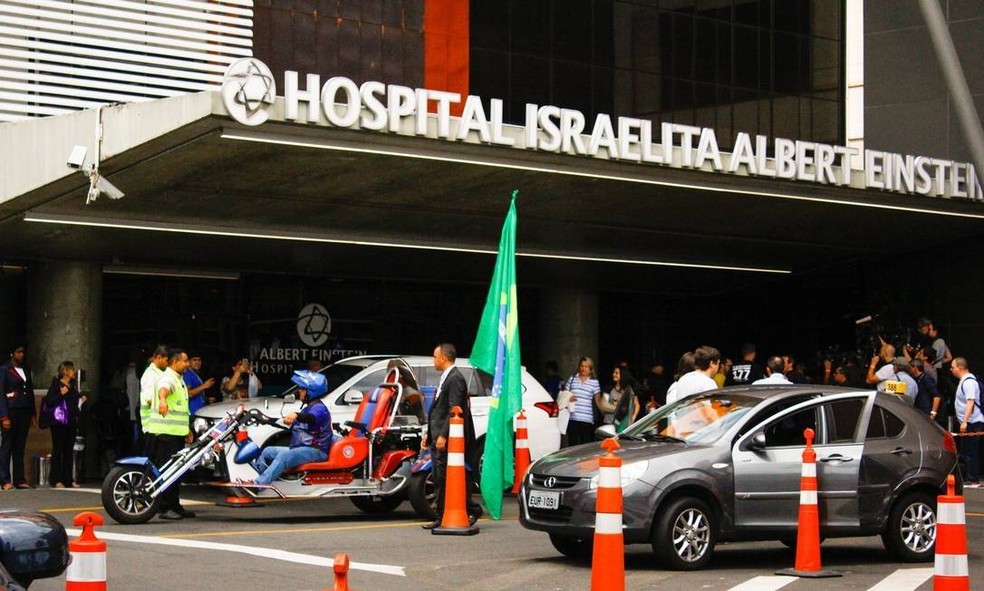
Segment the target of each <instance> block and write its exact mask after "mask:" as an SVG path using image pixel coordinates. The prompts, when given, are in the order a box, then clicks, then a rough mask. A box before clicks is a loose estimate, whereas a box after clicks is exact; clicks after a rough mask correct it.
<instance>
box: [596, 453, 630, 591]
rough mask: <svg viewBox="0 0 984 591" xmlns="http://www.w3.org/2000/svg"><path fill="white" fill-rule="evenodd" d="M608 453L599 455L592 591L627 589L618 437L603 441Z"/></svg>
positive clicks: (620, 459)
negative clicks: (616, 451) (617, 451)
mask: <svg viewBox="0 0 984 591" xmlns="http://www.w3.org/2000/svg"><path fill="white" fill-rule="evenodd" d="M601 447H602V448H604V449H605V451H606V452H607V453H605V455H603V456H602V457H601V458H599V459H598V498H597V500H596V505H595V532H594V549H593V550H592V554H591V591H625V539H624V537H623V535H622V458H620V457H618V456H616V455H615V453H614V452H615V450H616V449H618V448H619V445H618V441H616V440H615V438H614V437H613V438H611V439H606V440H604V441H602V442H601Z"/></svg>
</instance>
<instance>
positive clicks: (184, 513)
mask: <svg viewBox="0 0 984 591" xmlns="http://www.w3.org/2000/svg"><path fill="white" fill-rule="evenodd" d="M172 510H173V511H174V512H175V513H177V514H178V515H180V516H181V517H184V518H185V519H194V518H196V517H198V514H196V513H195V512H194V511H189V510H187V509H185V508H184V507H182V506H181V505H178V506H177V507H176V508H175V509H172Z"/></svg>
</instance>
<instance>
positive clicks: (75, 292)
mask: <svg viewBox="0 0 984 591" xmlns="http://www.w3.org/2000/svg"><path fill="white" fill-rule="evenodd" d="M102 286H103V283H102V268H101V267H100V265H98V264H96V263H89V262H76V261H44V262H38V263H35V264H32V265H31V266H30V268H29V270H28V284H27V363H28V364H29V365H30V366H31V368H32V369H33V371H34V384H35V385H34V387H35V388H38V389H39V390H40V389H43V390H47V389H48V384H49V382H50V381H51V378H52V377H54V375H55V373H56V372H57V371H58V364H59V363H61V362H62V361H72V362H74V363H75V367H76V368H79V369H83V370H85V382H83V383H82V384H81V389H82V392H83V393H88V394H89V395H90V396H91V393H94V392H98V390H99V364H100V363H101V361H102V359H101V357H100V347H101V345H102Z"/></svg>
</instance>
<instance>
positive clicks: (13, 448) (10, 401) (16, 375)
mask: <svg viewBox="0 0 984 591" xmlns="http://www.w3.org/2000/svg"><path fill="white" fill-rule="evenodd" d="M36 415H37V410H36V408H35V406H34V382H33V381H32V380H31V371H30V370H29V369H27V368H26V367H24V347H21V346H17V347H14V349H13V351H11V352H10V362H9V363H7V364H5V365H2V366H0V429H3V435H2V437H0V487H2V488H3V490H10V489H12V488H14V486H16V487H17V488H31V485H30V484H28V482H27V478H25V477H24V448H25V447H26V446H27V432H28V431H30V430H31V426H32V425H33V424H34V423H35V420H36V419H35V416H36ZM11 460H13V464H14V468H13V474H12V475H11V470H10V464H11ZM11 476H13V478H11Z"/></svg>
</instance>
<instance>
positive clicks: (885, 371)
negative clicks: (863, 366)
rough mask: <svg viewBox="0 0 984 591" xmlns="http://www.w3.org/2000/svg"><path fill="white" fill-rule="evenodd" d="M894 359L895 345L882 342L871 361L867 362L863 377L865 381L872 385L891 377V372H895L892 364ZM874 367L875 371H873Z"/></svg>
mask: <svg viewBox="0 0 984 591" xmlns="http://www.w3.org/2000/svg"><path fill="white" fill-rule="evenodd" d="M894 361H895V347H893V346H892V345H889V344H888V343H883V344H882V346H881V350H880V351H879V352H878V355H877V356H875V357H872V358H871V363H870V364H868V375H867V376H866V377H865V381H866V382H867V383H868V384H869V385H872V386H873V385H875V384H877V383H879V382H884V381H885V380H887V379H889V378H890V377H892V374H894V373H895V367H894V366H893V365H892V364H893V363H894ZM876 369H877V371H875V370H876Z"/></svg>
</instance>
